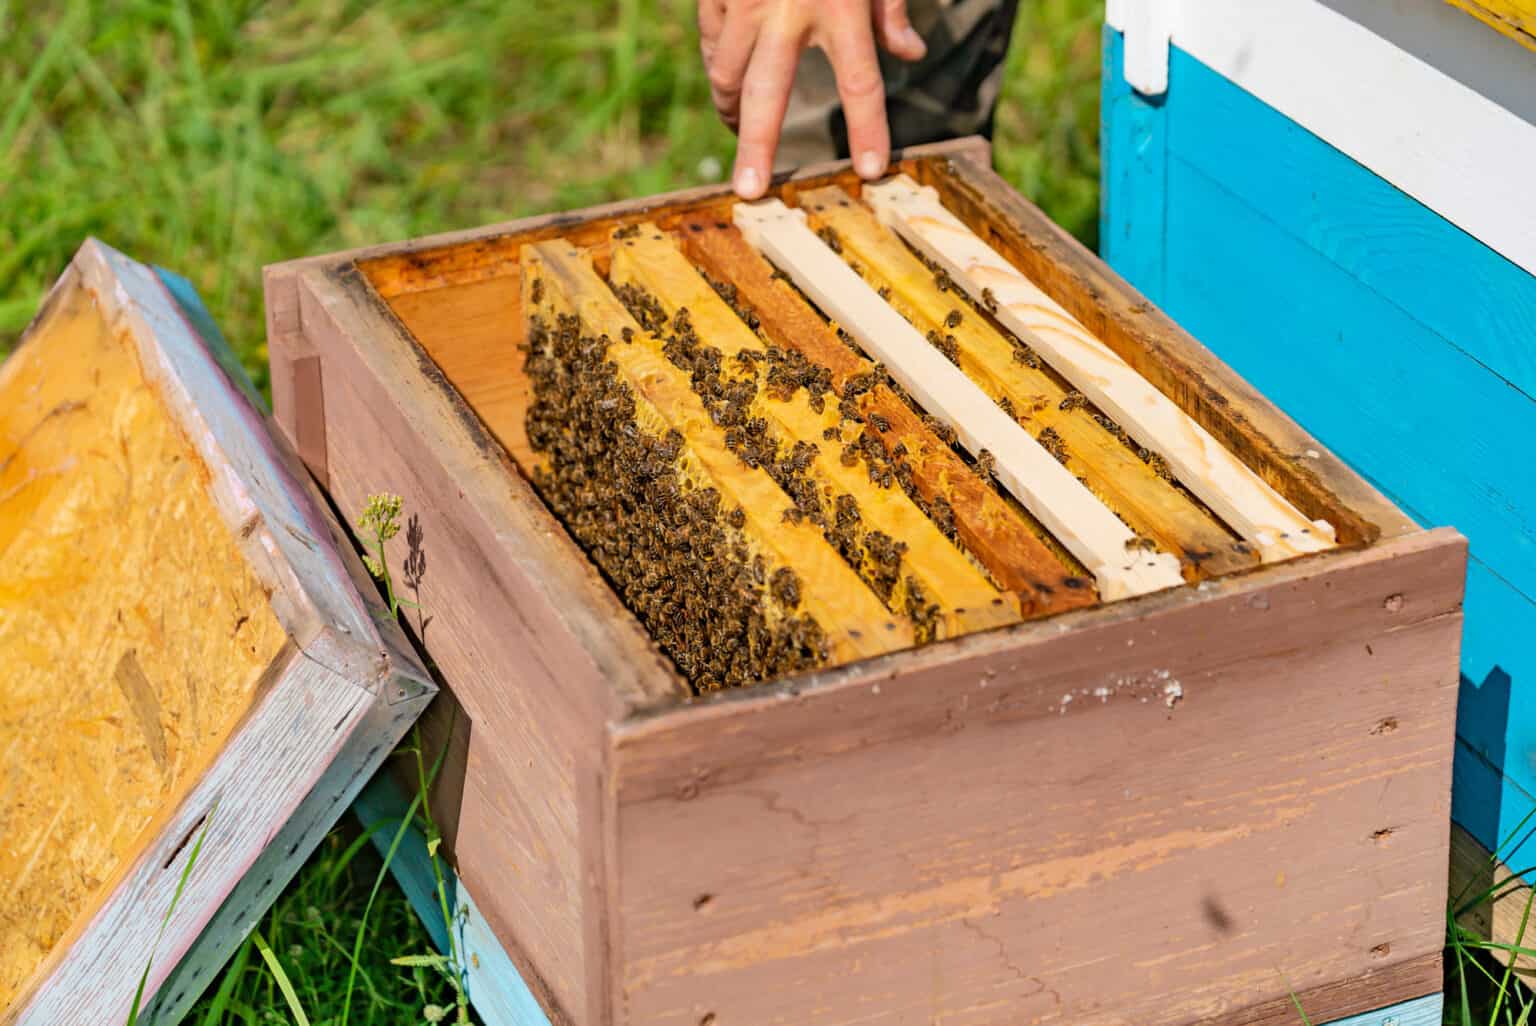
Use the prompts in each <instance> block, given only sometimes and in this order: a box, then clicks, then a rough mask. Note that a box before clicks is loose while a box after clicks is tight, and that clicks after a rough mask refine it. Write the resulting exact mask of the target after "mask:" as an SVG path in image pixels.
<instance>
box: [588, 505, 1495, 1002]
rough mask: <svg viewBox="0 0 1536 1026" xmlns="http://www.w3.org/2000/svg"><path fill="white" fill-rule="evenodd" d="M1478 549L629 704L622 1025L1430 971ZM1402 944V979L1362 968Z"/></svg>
mask: <svg viewBox="0 0 1536 1026" xmlns="http://www.w3.org/2000/svg"><path fill="white" fill-rule="evenodd" d="M1464 563H1465V544H1464V542H1463V541H1462V540H1461V539H1460V537H1459V536H1457V535H1455V533H1454V532H1446V531H1440V532H1430V533H1427V534H1423V535H1419V536H1415V537H1410V538H1405V539H1402V540H1398V541H1394V542H1391V543H1387V544H1384V545H1382V546H1380V547H1378V548H1375V549H1372V550H1370V551H1367V552H1363V553H1351V554H1347V555H1343V554H1341V555H1340V556H1339V557H1338V558H1337V559H1336V560H1334V561H1332V562H1330V564H1329V565H1328V566H1327V567H1323V566H1321V565H1317V564H1313V565H1311V566H1308V565H1307V564H1291V565H1288V566H1287V567H1281V568H1276V571H1277V572H1275V573H1273V574H1272V575H1271V576H1270V577H1269V578H1268V579H1267V580H1264V581H1261V580H1259V579H1257V578H1254V577H1241V578H1233V579H1229V582H1228V583H1227V584H1225V585H1222V586H1219V588H1220V590H1219V591H1218V593H1217V594H1214V595H1211V596H1208V597H1207V598H1206V600H1205V601H1201V602H1196V603H1188V602H1176V601H1171V600H1170V601H1169V602H1167V603H1166V604H1165V606H1164V608H1162V609H1160V610H1156V611H1150V612H1147V613H1146V614H1144V615H1142V616H1140V617H1137V618H1135V619H1129V620H1125V621H1122V622H1118V623H1115V622H1108V621H1106V622H1103V623H1101V624H1099V625H1098V626H1097V627H1096V628H1094V627H1089V626H1087V625H1084V626H1083V627H1081V628H1080V629H1079V630H1076V631H1073V632H1070V633H1068V634H1065V635H1057V636H1049V635H1045V634H1042V635H1040V636H1039V637H1037V638H1035V639H1034V640H1032V641H1028V642H1026V641H1024V640H1023V639H1022V638H1020V639H1018V640H1017V642H1016V643H1015V644H1013V645H1011V646H1009V647H1007V648H1001V647H1000V648H999V649H997V650H995V651H988V650H987V648H989V647H990V646H987V647H986V648H982V647H981V646H978V648H980V649H981V650H980V651H977V652H976V654H975V655H974V656H973V657H971V658H967V659H962V660H950V661H948V662H947V663H945V664H942V665H940V664H934V665H933V666H931V667H929V668H927V669H926V670H925V669H922V668H910V672H908V673H905V674H903V675H902V676H901V677H899V678H896V679H891V678H890V677H889V676H888V675H886V674H884V673H881V672H879V671H878V669H877V668H874V667H872V668H871V669H870V671H869V672H868V673H867V674H865V675H863V676H862V677H858V676H850V677H848V678H845V679H844V680H843V681H842V682H841V683H840V684H833V685H829V686H827V687H824V688H822V689H819V690H817V691H815V692H812V693H802V694H800V695H799V696H798V697H796V698H795V699H793V700H791V701H787V702H786V701H784V700H782V699H779V698H777V697H775V698H767V699H758V700H753V699H751V698H750V697H748V696H743V699H741V700H738V701H735V702H731V703H716V704H712V705H705V706H701V707H699V708H696V709H693V710H691V711H690V712H689V713H687V714H685V715H679V716H675V717H669V718H667V719H665V720H658V721H653V722H650V723H643V724H638V725H636V726H635V727H633V728H631V729H629V730H626V731H623V732H621V733H620V735H619V736H618V749H617V755H616V767H617V770H618V772H619V792H618V803H619V807H618V813H617V816H618V822H617V826H616V834H615V837H616V841H617V844H618V846H619V849H618V853H617V854H618V858H619V859H620V861H621V863H622V864H623V865H624V867H625V876H624V887H623V889H622V891H621V892H620V893H619V894H618V895H617V896H616V899H615V900H616V901H617V902H618V906H617V909H616V915H617V917H618V924H619V930H620V937H621V947H620V950H621V951H622V953H623V959H622V964H621V966H620V967H619V973H620V975H619V976H618V978H617V980H616V986H617V987H618V993H619V994H620V995H621V999H620V1000H621V1004H620V1005H619V1007H620V1008H622V1009H623V1010H624V1014H623V1015H621V1016H620V1017H619V1018H618V1019H617V1021H619V1022H625V1023H628V1022H634V1023H639V1022H644V1023H647V1024H651V1023H655V1024H668V1023H678V1024H682V1026H694V1024H696V1023H697V1022H698V1021H699V1020H700V1017H701V1016H703V1015H705V1014H706V1013H710V1012H712V1013H714V1014H715V1016H716V1018H717V1019H718V1021H721V1022H751V1023H754V1024H765V1026H766V1024H783V1026H790V1024H795V1023H805V1022H813V1021H814V1022H816V1023H818V1024H841V1023H854V1022H858V1023H861V1024H883V1023H892V1024H894V1023H897V1022H906V1021H910V1020H912V1019H914V1018H924V1019H928V1018H937V1019H942V1020H943V1021H945V1022H954V1023H962V1024H967V1026H1013V1024H1016V1023H1018V1022H1020V1021H1030V1022H1036V1023H1063V1024H1065V1023H1072V1024H1074V1026H1128V1024H1132V1023H1134V1024H1137V1026H1162V1024H1169V1026H1172V1024H1184V1023H1190V1022H1199V1021H1206V1020H1209V1021H1220V1022H1224V1023H1225V1022H1234V1021H1242V1022H1250V1021H1251V1022H1267V1021H1273V1020H1272V1019H1271V1018H1266V1016H1268V1015H1269V1014H1270V1013H1269V1012H1263V1008H1265V1007H1270V1006H1269V1005H1266V1002H1277V1001H1280V1000H1283V999H1284V998H1285V996H1286V988H1287V980H1288V981H1289V985H1290V986H1291V987H1294V988H1295V989H1296V990H1297V991H1298V992H1300V993H1306V992H1313V993H1314V994H1315V1000H1314V1003H1313V1004H1312V1005H1309V1008H1308V1012H1309V1014H1310V1015H1312V1016H1313V1017H1314V1019H1316V1020H1317V1021H1326V1020H1328V1019H1331V1018H1335V1017H1338V1016H1343V1015H1349V1014H1354V1013H1355V1012H1361V1011H1367V1010H1369V1009H1370V1008H1374V1007H1380V1006H1381V1005H1383V1004H1390V1003H1392V1002H1393V1001H1397V1000H1404V999H1406V998H1408V997H1414V996H1418V993H1424V992H1426V991H1418V992H1417V993H1413V992H1411V991H1412V990H1413V988H1415V987H1418V986H1420V985H1421V984H1422V983H1423V981H1424V978H1425V972H1424V971H1422V969H1423V965H1425V964H1427V962H1426V960H1433V959H1434V958H1435V957H1436V952H1437V951H1438V950H1439V947H1440V944H1441V940H1442V938H1441V933H1442V931H1443V925H1444V924H1443V922H1442V916H1441V915H1440V905H1441V902H1442V901H1443V888H1442V881H1443V878H1444V859H1445V851H1446V844H1447V831H1448V818H1447V817H1448V811H1449V782H1450V754H1451V746H1450V741H1451V736H1452V729H1453V726H1452V724H1453V710H1454V705H1455V693H1456V683H1457V658H1456V656H1457V652H1456V649H1457V645H1456V639H1457V637H1458V634H1459V630H1460V601H1461V575H1462V573H1463V570H1464ZM1285 570H1290V571H1291V572H1290V573H1284V572H1283V571H1285ZM1098 612H1101V611H1098ZM1087 615H1093V614H1087ZM1029 629H1030V625H1024V626H1023V627H1021V628H1016V629H1015V631H1016V632H1020V633H1022V632H1027V631H1028V630H1029ZM977 640H978V641H980V640H982V639H977ZM1024 753H1027V756H1026V755H1025V754H1024ZM679 837H688V838H690V846H689V852H690V859H689V862H690V866H691V867H693V868H692V869H691V870H690V871H689V872H688V873H686V874H683V873H678V872H677V871H676V859H675V850H676V849H675V846H676V843H677V838H679ZM855 837H857V838H858V839H859V843H857V844H851V843H848V842H849V839H851V838H855ZM1149 931H1151V932H1150V933H1149ZM1277 965H1278V967H1279V969H1280V970H1281V971H1282V972H1283V973H1284V976H1283V977H1282V976H1281V975H1280V974H1278V973H1277V972H1276V967H1277ZM1404 966H1406V968H1402V967H1404ZM1414 966H1418V968H1417V969H1415V968H1414ZM1388 969H1395V971H1397V972H1398V975H1397V976H1393V975H1391V974H1390V973H1389V974H1388V977H1389V978H1390V979H1394V980H1396V981H1397V983H1396V984H1394V986H1395V987H1397V988H1399V992H1398V993H1395V994H1394V993H1386V994H1383V993H1382V992H1381V990H1380V988H1374V989H1369V990H1368V989H1364V988H1360V989H1356V988H1352V987H1351V986H1350V984H1349V981H1352V980H1355V979H1356V978H1362V977H1365V976H1367V975H1368V974H1370V973H1372V972H1374V971H1378V970H1383V971H1384V970H1388ZM1390 989H1391V988H1389V990H1390ZM1404 990H1406V991H1410V992H1406V993H1405V992H1402V991H1404ZM1371 1001H1374V1002H1375V1003H1374V1004H1369V1003H1365V1002H1371ZM1248 1006H1255V1007H1258V1008H1259V1011H1256V1012H1253V1013H1252V1014H1253V1015H1254V1016H1257V1018H1252V1017H1250V1018H1244V1017H1243V1016H1244V1015H1247V1014H1248V1013H1246V1012H1243V1009H1245V1008H1247V1007H1248ZM1274 1007H1278V1005H1275V1006H1274ZM1271 1011H1273V1008H1271ZM1239 1013H1242V1014H1239Z"/></svg>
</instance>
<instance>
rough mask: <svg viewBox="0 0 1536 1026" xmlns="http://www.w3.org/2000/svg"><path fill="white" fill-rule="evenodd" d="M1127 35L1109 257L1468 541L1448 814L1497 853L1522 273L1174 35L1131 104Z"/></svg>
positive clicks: (1114, 70) (1527, 476)
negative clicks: (1150, 192)
mask: <svg viewBox="0 0 1536 1026" xmlns="http://www.w3.org/2000/svg"><path fill="white" fill-rule="evenodd" d="M1120 45H1121V41H1120V37H1119V35H1118V34H1117V33H1114V32H1109V33H1108V34H1107V35H1106V37H1105V54H1106V57H1105V72H1106V74H1105V78H1104V85H1103V88H1104V97H1103V103H1102V108H1103V111H1104V116H1105V118H1106V120H1107V121H1109V122H1111V123H1110V124H1106V126H1105V128H1104V138H1105V140H1106V147H1105V152H1104V164H1103V186H1104V193H1105V196H1104V225H1103V228H1104V251H1105V255H1106V257H1107V258H1108V259H1109V261H1110V263H1111V264H1112V265H1114V266H1115V267H1116V269H1117V270H1119V271H1120V272H1121V273H1122V274H1124V275H1125V276H1126V277H1127V278H1128V279H1129V280H1130V281H1131V282H1132V284H1134V285H1136V286H1137V287H1139V288H1143V289H1144V291H1148V292H1149V294H1150V295H1151V298H1153V299H1155V300H1156V301H1158V302H1159V304H1160V305H1162V306H1163V307H1164V308H1165V309H1166V310H1167V311H1168V312H1169V313H1170V314H1171V315H1172V316H1173V317H1174V318H1175V319H1176V320H1178V321H1179V322H1180V323H1181V324H1183V325H1184V326H1185V327H1186V328H1188V329H1189V330H1190V331H1191V332H1192V333H1193V334H1194V335H1195V336H1196V337H1197V338H1199V339H1200V340H1201V341H1202V342H1204V343H1205V344H1207V345H1209V346H1211V348H1212V349H1214V350H1215V351H1216V352H1217V354H1218V355H1220V356H1221V357H1222V358H1223V359H1224V360H1226V361H1227V362H1228V363H1229V364H1231V365H1232V366H1233V367H1234V368H1235V369H1236V370H1237V371H1238V372H1239V373H1241V374H1242V375H1243V376H1244V377H1246V378H1247V379H1248V380H1249V381H1251V382H1252V383H1253V384H1254V385H1256V386H1257V387H1258V388H1259V389H1260V390H1261V391H1263V392H1264V393H1265V394H1266V395H1267V396H1268V397H1269V398H1271V399H1273V400H1274V401H1275V402H1276V403H1277V404H1278V405H1279V406H1280V407H1281V408H1283V409H1284V410H1286V412H1288V413H1289V414H1290V415H1291V416H1293V417H1295V418H1296V419H1297V420H1298V421H1300V422H1301V423H1302V425H1303V426H1305V427H1306V428H1307V429H1308V430H1309V431H1311V432H1312V433H1313V434H1315V435H1316V436H1317V437H1318V438H1320V439H1321V440H1322V441H1323V442H1324V443H1326V444H1327V445H1329V446H1330V447H1331V448H1332V449H1334V450H1335V451H1336V452H1337V453H1338V454H1339V455H1340V456H1342V457H1343V458H1344V459H1346V460H1348V461H1349V462H1350V463H1351V464H1352V465H1353V466H1354V467H1355V468H1356V469H1357V470H1359V471H1360V472H1361V473H1362V474H1364V475H1365V476H1366V477H1367V478H1369V479H1370V480H1371V481H1372V482H1373V483H1374V484H1375V485H1377V487H1379V488H1381V489H1382V491H1383V492H1385V493H1386V494H1387V495H1388V496H1390V497H1391V498H1392V499H1393V500H1394V501H1395V502H1397V504H1398V505H1399V506H1401V507H1402V508H1403V509H1404V510H1405V511H1406V512H1408V513H1409V514H1410V515H1412V516H1413V517H1415V518H1416V519H1417V520H1418V521H1419V522H1421V523H1424V524H1426V525H1440V524H1453V525H1455V526H1456V527H1458V528H1460V529H1461V530H1462V531H1463V532H1464V533H1465V534H1467V535H1468V537H1469V538H1470V540H1471V550H1472V560H1471V565H1470V567H1469V570H1468V582H1467V599H1466V614H1467V621H1466V634H1465V639H1464V644H1463V650H1462V672H1463V679H1462V688H1461V709H1460V715H1459V722H1458V734H1459V736H1460V738H1461V741H1462V746H1461V748H1460V749H1459V751H1458V754H1457V785H1456V787H1457V789H1456V792H1455V804H1454V810H1455V811H1454V814H1455V817H1456V819H1457V821H1458V822H1460V823H1461V824H1462V825H1463V826H1465V827H1466V828H1467V829H1468V830H1470V831H1471V832H1472V833H1473V835H1474V836H1475V837H1477V839H1478V840H1479V842H1481V843H1482V844H1483V845H1484V846H1485V847H1487V848H1489V849H1490V850H1494V849H1495V848H1497V847H1498V846H1500V843H1501V842H1503V841H1504V840H1505V839H1506V838H1508V837H1509V836H1510V833H1511V831H1512V829H1513V828H1514V826H1515V825H1516V824H1518V823H1519V822H1520V820H1521V819H1522V818H1523V817H1524V815H1525V813H1526V812H1527V811H1528V810H1529V808H1530V799H1529V797H1528V795H1529V794H1536V763H1533V761H1532V759H1531V758H1530V753H1533V752H1536V702H1533V701H1531V700H1530V698H1529V697H1526V696H1524V695H1523V693H1522V691H1521V688H1522V687H1536V683H1525V682H1536V643H1533V641H1536V600H1533V598H1532V596H1536V462H1533V461H1532V459H1531V458H1530V457H1529V456H1528V455H1527V452H1528V442H1525V441H1523V440H1526V439H1529V438H1531V437H1536V400H1533V399H1532V398H1531V395H1530V394H1528V393H1527V392H1525V391H1522V390H1521V388H1519V387H1517V385H1518V384H1519V383H1520V382H1529V381H1531V380H1536V379H1533V378H1532V377H1531V375H1532V373H1533V368H1536V280H1533V279H1531V277H1530V276H1529V275H1526V274H1525V273H1524V272H1523V271H1521V270H1520V269H1518V268H1515V267H1513V265H1510V264H1509V263H1508V261H1506V260H1504V258H1502V257H1500V256H1498V255H1497V254H1495V253H1493V252H1492V251H1491V250H1489V249H1487V247H1485V246H1483V245H1482V244H1481V243H1478V242H1477V241H1476V240H1474V239H1471V238H1470V237H1469V236H1467V235H1466V234H1465V233H1464V232H1462V231H1461V230H1460V229H1457V228H1455V227H1454V226H1452V225H1450V224H1449V223H1448V222H1445V221H1444V220H1442V219H1440V218H1439V217H1438V216H1437V215H1435V214H1434V213H1433V212H1431V211H1429V210H1427V209H1426V208H1424V207H1422V206H1421V205H1419V204H1417V203H1416V202H1415V201H1413V200H1412V199H1410V198H1408V197H1406V196H1404V195H1402V194H1401V193H1399V192H1398V191H1397V190H1396V189H1394V188H1393V187H1392V186H1391V185H1390V184H1388V183H1387V182H1385V181H1383V180H1382V179H1381V178H1379V177H1377V176H1376V175H1374V174H1372V173H1370V172H1369V171H1366V170H1365V169H1364V168H1362V167H1360V166H1359V165H1358V164H1356V163H1355V162H1354V161H1352V160H1350V159H1349V158H1347V157H1345V156H1343V155H1342V154H1341V153H1339V152H1338V151H1337V150H1335V149H1333V148H1332V147H1331V146H1328V145H1327V144H1326V143H1323V142H1322V141H1321V140H1319V139H1317V138H1316V137H1314V136H1312V135H1311V134H1310V133H1307V132H1306V131H1304V130H1302V129H1300V128H1299V127H1297V126H1296V125H1295V124H1293V123H1292V122H1291V121H1289V120H1288V119H1287V118H1285V117H1284V116H1282V115H1280V114H1279V113H1277V112H1276V111H1274V110H1272V109H1270V108H1269V107H1267V106H1266V105H1264V104H1263V103H1261V102H1259V101H1258V100H1256V99H1254V98H1253V97H1252V96H1250V95H1248V94H1247V93H1245V92H1244V91H1243V90H1241V89H1240V88H1238V87H1237V86H1235V85H1233V84H1232V83H1231V82H1229V81H1227V80H1226V79H1225V78H1223V77H1222V76H1220V75H1218V74H1216V73H1215V72H1213V71H1211V70H1210V69H1209V68H1206V67H1204V66H1203V65H1201V64H1200V63H1199V62H1198V61H1195V60H1194V59H1192V58H1191V57H1189V56H1188V55H1187V54H1185V53H1183V52H1182V51H1180V50H1178V49H1177V48H1174V49H1173V51H1172V53H1171V55H1170V85H1169V91H1168V94H1167V95H1166V97H1164V99H1163V102H1162V104H1161V105H1160V106H1156V107H1154V106H1152V105H1149V104H1145V103H1143V104H1142V105H1141V106H1140V107H1138V106H1136V104H1135V99H1136V98H1135V97H1134V94H1133V93H1132V92H1131V90H1130V89H1129V88H1128V87H1127V86H1126V84H1125V82H1124V80H1123V78H1121V77H1120V71H1121V62H1120V59H1119V49H1120ZM1149 118H1150V119H1152V121H1153V122H1154V123H1152V124H1149V123H1148V119H1149ZM1135 138H1140V139H1160V140H1162V144H1161V145H1160V146H1145V147H1141V148H1139V149H1138V148H1137V147H1136V146H1135V145H1133V144H1132V143H1131V142H1127V141H1125V140H1127V139H1135ZM1149 154H1151V155H1153V156H1155V155H1157V154H1161V166H1160V167H1158V168H1156V170H1155V171H1152V172H1147V173H1144V174H1143V173H1140V172H1138V171H1137V170H1136V168H1137V166H1138V163H1145V162H1146V161H1147V160H1148V159H1149V156H1148V155H1149ZM1128 182H1129V184H1127V183H1128ZM1147 183H1153V187H1154V188H1155V189H1160V194H1159V195H1156V196H1147V195H1143V194H1142V192H1140V191H1138V190H1143V187H1144V186H1146V185H1147ZM1127 189H1129V190H1131V193H1130V194H1131V196H1132V201H1130V202H1124V201H1122V199H1121V198H1120V196H1119V195H1118V194H1120V193H1123V192H1125V191H1126V190H1127ZM1151 208H1157V210H1158V212H1157V214H1156V215H1155V216H1153V215H1148V214H1142V215H1140V216H1139V217H1138V216H1137V214H1136V213H1135V212H1136V211H1145V210H1148V209H1151ZM1148 268H1155V271H1149V270H1148ZM1144 281H1145V285H1144ZM1458 312H1459V313H1460V314H1461V316H1459V317H1458V316H1457V314H1458ZM1448 406H1449V407H1450V408H1451V409H1452V410H1455V411H1457V416H1456V417H1454V418H1452V417H1449V416H1447V407H1448ZM1517 861H1519V860H1518V859H1517Z"/></svg>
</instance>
